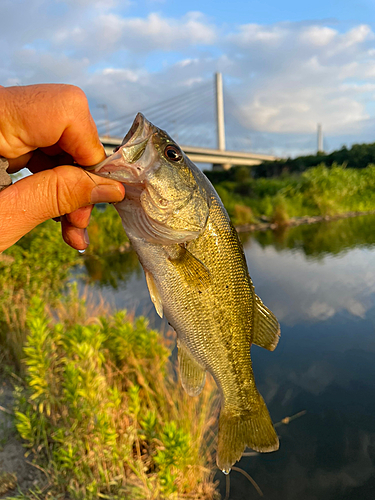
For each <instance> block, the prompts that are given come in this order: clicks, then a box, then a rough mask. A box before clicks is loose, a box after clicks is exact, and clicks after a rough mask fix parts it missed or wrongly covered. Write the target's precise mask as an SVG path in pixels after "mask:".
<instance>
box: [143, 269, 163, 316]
mask: <svg viewBox="0 0 375 500" xmlns="http://www.w3.org/2000/svg"><path fill="white" fill-rule="evenodd" d="M145 275H146V282H147V287H148V291H149V292H150V297H151V300H152V303H153V304H154V306H155V309H156V312H157V313H158V315H159V316H160V317H161V318H162V317H163V304H162V301H161V298H160V295H159V291H158V289H157V286H156V283H155V280H154V277H153V276H152V274H151V273H150V272H149V271H145Z"/></svg>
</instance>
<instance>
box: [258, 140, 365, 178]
mask: <svg viewBox="0 0 375 500" xmlns="http://www.w3.org/2000/svg"><path fill="white" fill-rule="evenodd" d="M321 163H324V164H325V165H327V167H331V166H332V165H333V164H335V163H338V164H345V165H347V166H348V167H349V168H366V167H367V166H368V165H370V164H372V163H375V143H372V144H354V145H353V146H352V147H351V148H350V149H348V148H347V147H346V146H343V147H342V148H341V149H339V150H337V151H333V153H330V154H325V153H318V154H316V155H309V156H299V157H298V158H294V159H291V158H288V159H287V160H279V161H276V162H264V163H262V165H259V166H256V167H254V171H253V173H254V176H255V177H273V176H275V175H281V174H283V173H284V174H286V173H288V174H291V173H300V172H303V171H305V170H307V169H309V168H311V167H316V166H318V165H319V164H321Z"/></svg>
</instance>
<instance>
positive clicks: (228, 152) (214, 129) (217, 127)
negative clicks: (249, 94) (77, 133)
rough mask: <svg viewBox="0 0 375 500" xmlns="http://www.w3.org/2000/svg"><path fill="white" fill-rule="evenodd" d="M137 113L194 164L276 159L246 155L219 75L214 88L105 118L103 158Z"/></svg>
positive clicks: (245, 141)
mask: <svg viewBox="0 0 375 500" xmlns="http://www.w3.org/2000/svg"><path fill="white" fill-rule="evenodd" d="M103 107H104V108H105V106H103ZM224 108H225V110H226V112H225V115H224ZM228 110H229V111H230V112H228ZM138 111H140V112H142V113H143V114H144V115H145V116H146V118H147V119H148V120H150V121H151V122H152V123H154V124H155V125H156V126H157V127H159V128H161V129H163V130H166V131H167V132H168V134H169V135H170V136H171V137H172V138H173V139H174V140H175V141H176V142H177V143H178V144H179V145H180V147H181V149H182V150H183V151H184V152H185V153H186V154H187V155H188V156H189V158H190V159H191V160H192V161H193V162H194V163H208V164H212V165H213V166H214V167H216V168H229V167H230V166H232V165H259V164H260V163H261V162H262V161H265V160H269V161H273V160H275V159H277V158H276V157H275V156H273V155H266V154H259V153H251V152H249V151H246V149H249V143H250V140H249V132H248V130H246V129H245V127H243V126H241V124H240V121H239V120H238V116H240V111H239V109H238V106H236V104H235V102H234V101H233V99H231V96H230V95H229V94H228V93H227V92H225V93H223V87H222V80H221V74H216V78H215V85H213V84H212V83H205V84H202V85H200V86H198V87H195V88H194V89H191V90H189V91H187V92H185V93H184V94H179V95H176V96H172V97H170V98H168V99H165V100H163V101H160V102H157V103H155V104H153V105H151V106H147V107H145V108H143V109H135V110H134V111H132V112H130V113H127V114H126V115H123V116H120V117H118V118H117V119H116V120H113V121H109V120H108V118H107V119H106V120H104V121H102V122H100V123H98V130H99V134H100V140H101V142H102V143H103V144H104V147H105V149H106V152H107V154H111V153H112V151H113V149H114V148H115V147H116V146H118V145H119V144H121V142H122V138H123V136H124V135H125V133H126V132H127V131H128V130H129V128H130V126H131V124H132V122H133V120H134V117H135V115H136V114H137V112H138ZM224 116H225V119H224ZM226 145H227V146H228V147H229V148H226Z"/></svg>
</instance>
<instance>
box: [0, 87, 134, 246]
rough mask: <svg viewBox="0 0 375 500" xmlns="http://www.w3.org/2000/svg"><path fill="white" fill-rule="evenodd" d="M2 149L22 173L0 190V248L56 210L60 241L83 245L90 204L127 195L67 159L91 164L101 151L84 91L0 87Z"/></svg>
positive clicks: (11, 170)
mask: <svg viewBox="0 0 375 500" xmlns="http://www.w3.org/2000/svg"><path fill="white" fill-rule="evenodd" d="M0 117H1V121H0V156H4V157H5V158H7V159H8V161H9V165H10V166H9V168H8V173H14V172H18V171H19V170H21V169H22V168H24V167H27V168H28V169H29V170H30V171H31V172H33V173H34V175H32V176H29V177H25V178H23V179H21V180H19V181H18V182H16V183H15V184H13V185H12V186H9V187H7V188H6V189H5V190H3V191H2V192H1V193H0V252H1V251H3V250H5V249H6V248H8V247H10V246H11V245H13V244H14V243H15V242H16V241H18V240H19V239H20V238H21V237H22V236H23V235H25V234H26V233H27V232H29V231H30V230H31V229H33V228H34V227H35V226H37V225H38V224H40V223H41V222H44V221H45V220H47V219H50V218H56V217H61V223H62V232H63V238H64V240H65V241H66V242H67V243H68V244H69V245H71V246H72V247H73V248H76V249H78V250H83V249H85V248H86V247H87V244H88V238H87V231H86V227H87V225H88V223H89V219H90V215H91V210H92V207H93V204H94V203H99V202H118V201H121V200H122V199H123V198H124V194H125V191H124V187H123V185H122V184H121V183H119V182H116V181H113V180H110V179H105V178H102V177H99V176H96V175H94V174H91V173H88V172H86V171H84V170H83V169H81V168H77V167H74V166H72V165H71V163H73V160H74V161H75V162H77V163H78V164H80V165H82V166H91V165H95V164H96V163H99V162H100V161H102V160H104V159H105V152H104V149H103V146H102V145H101V143H100V141H99V137H98V133H97V130H96V127H95V124H94V121H93V119H92V117H91V115H90V111H89V108H88V103H87V99H86V97H85V95H84V93H83V92H82V91H81V90H80V89H79V88H78V87H74V86H71V85H48V84H44V85H30V86H27V87H7V88H0Z"/></svg>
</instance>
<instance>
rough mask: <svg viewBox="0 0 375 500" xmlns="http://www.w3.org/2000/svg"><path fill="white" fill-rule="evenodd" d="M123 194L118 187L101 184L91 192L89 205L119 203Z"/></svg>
mask: <svg viewBox="0 0 375 500" xmlns="http://www.w3.org/2000/svg"><path fill="white" fill-rule="evenodd" d="M122 198H123V194H122V192H121V191H120V188H119V187H118V186H115V185H112V184H101V185H99V186H95V187H94V189H93V190H92V191H91V203H92V204H95V203H105V202H107V203H110V202H116V201H121V200H122Z"/></svg>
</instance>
